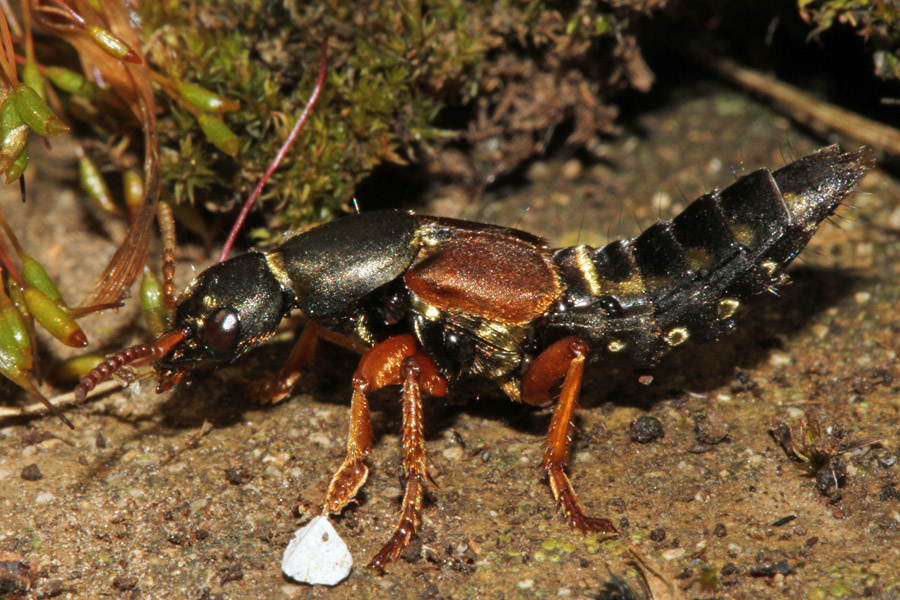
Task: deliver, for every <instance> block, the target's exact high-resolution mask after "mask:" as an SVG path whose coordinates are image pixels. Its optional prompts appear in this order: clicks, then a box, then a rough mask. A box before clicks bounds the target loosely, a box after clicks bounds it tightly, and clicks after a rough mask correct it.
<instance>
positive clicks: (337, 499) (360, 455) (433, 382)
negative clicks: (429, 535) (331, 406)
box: [323, 335, 447, 571]
mask: <svg viewBox="0 0 900 600" xmlns="http://www.w3.org/2000/svg"><path fill="white" fill-rule="evenodd" d="M398 384H402V385H403V391H402V400H403V436H402V437H403V451H404V456H403V468H404V480H405V483H406V492H405V494H404V497H403V508H402V510H401V515H400V521H399V523H398V525H397V528H396V529H395V530H394V533H393V535H392V536H391V538H390V540H389V541H388V542H387V543H386V544H385V545H384V547H383V548H382V549H381V551H380V552H379V553H378V554H377V555H376V556H375V558H373V559H372V562H371V563H369V566H370V567H372V568H374V569H377V570H379V571H381V570H383V569H384V565H385V564H386V563H388V562H391V561H394V560H396V558H397V556H398V555H399V554H400V552H401V551H402V550H403V548H405V547H406V546H407V545H408V544H409V540H410V539H411V537H412V534H413V533H415V530H416V528H417V527H418V525H419V514H420V512H421V509H422V498H423V495H424V485H425V483H426V480H427V479H428V473H427V471H426V462H427V458H426V454H425V438H424V436H423V434H422V392H425V393H426V394H428V395H431V396H443V395H444V394H446V393H447V382H446V381H445V380H444V378H443V377H441V376H440V374H439V373H438V370H437V367H436V366H435V365H434V363H433V362H432V361H431V359H429V358H428V357H427V356H425V355H424V354H422V352H421V350H420V349H419V346H418V344H417V342H416V340H415V338H414V337H413V336H411V335H399V336H396V337H393V338H390V339H387V340H385V341H383V342H381V343H379V344H377V345H376V346H374V347H373V348H372V349H370V350H369V351H368V352H366V354H365V355H363V357H362V359H361V360H360V362H359V367H358V368H357V369H356V373H354V375H353V399H352V406H351V416H350V434H349V437H348V440H347V456H346V458H345V459H344V462H343V464H341V467H340V468H339V469H338V470H337V472H336V473H335V474H334V477H333V478H332V480H331V484H330V485H329V486H328V493H327V495H326V498H325V505H324V508H323V513H325V514H334V513H338V512H340V510H341V509H342V508H343V507H344V506H345V505H346V504H348V503H349V502H351V501H352V500H353V499H354V497H355V496H356V493H357V491H359V488H360V487H362V485H363V483H365V481H366V477H367V476H368V472H369V471H368V468H367V467H366V465H365V459H366V457H367V456H368V454H369V452H370V451H371V449H372V426H371V422H370V420H369V407H368V402H367V400H366V393H367V392H371V391H374V390H377V389H380V388H382V387H385V386H388V385H398Z"/></svg>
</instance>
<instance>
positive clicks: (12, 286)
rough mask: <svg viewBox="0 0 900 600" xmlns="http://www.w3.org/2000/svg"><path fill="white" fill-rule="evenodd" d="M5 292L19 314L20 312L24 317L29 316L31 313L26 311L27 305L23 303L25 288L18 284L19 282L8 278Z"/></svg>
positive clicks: (28, 317) (27, 317)
mask: <svg viewBox="0 0 900 600" xmlns="http://www.w3.org/2000/svg"><path fill="white" fill-rule="evenodd" d="M6 292H7V293H8V294H9V299H10V300H12V303H13V304H14V305H15V306H16V308H17V309H19V314H21V315H22V316H23V317H25V318H26V319H30V318H31V313H30V312H28V307H27V306H26V305H25V290H23V289H22V287H21V286H20V285H19V282H18V281H16V280H15V279H13V278H12V277H10V278H9V281H7V282H6Z"/></svg>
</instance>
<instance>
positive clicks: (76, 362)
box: [50, 354, 106, 384]
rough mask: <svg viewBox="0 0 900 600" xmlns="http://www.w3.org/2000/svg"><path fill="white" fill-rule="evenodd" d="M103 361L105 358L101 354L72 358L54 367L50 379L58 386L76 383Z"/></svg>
mask: <svg viewBox="0 0 900 600" xmlns="http://www.w3.org/2000/svg"><path fill="white" fill-rule="evenodd" d="M104 360H106V357H105V356H103V355H102V354H83V355H81V356H73V357H72V358H69V359H67V360H64V361H63V362H62V363H60V364H59V365H57V366H56V367H54V369H53V371H52V372H51V373H50V377H51V378H52V380H53V381H54V382H55V383H59V384H70V383H76V382H77V381H79V380H80V379H81V378H82V377H84V376H85V375H87V374H88V373H90V372H91V370H92V369H93V368H94V367H96V366H97V365H99V364H100V363H102V362H103V361H104Z"/></svg>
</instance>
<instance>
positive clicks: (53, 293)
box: [21, 254, 65, 305]
mask: <svg viewBox="0 0 900 600" xmlns="http://www.w3.org/2000/svg"><path fill="white" fill-rule="evenodd" d="M21 259H22V278H23V279H25V283H27V284H28V285H30V286H31V287H33V288H34V289H36V290H39V291H40V292H41V293H42V294H44V295H45V296H47V297H48V298H50V299H51V300H53V301H54V302H56V303H57V304H63V305H64V304H65V303H64V302H63V299H62V294H60V293H59V288H57V287H56V284H55V283H53V280H52V279H50V276H49V275H48V274H47V270H46V269H44V267H43V265H41V263H39V262H38V261H36V260H34V259H33V258H32V257H30V256H28V255H27V254H23V255H22V256H21Z"/></svg>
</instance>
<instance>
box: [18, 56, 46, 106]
mask: <svg viewBox="0 0 900 600" xmlns="http://www.w3.org/2000/svg"><path fill="white" fill-rule="evenodd" d="M22 83H24V84H25V85H27V86H28V87H30V88H31V89H33V90H34V91H35V92H37V94H38V96H40V97H41V100H46V98H47V96H46V94H45V92H44V77H43V76H42V75H41V72H40V71H38V67H37V63H35V62H34V61H33V60H29V61H26V62H25V64H24V65H23V66H22Z"/></svg>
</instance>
